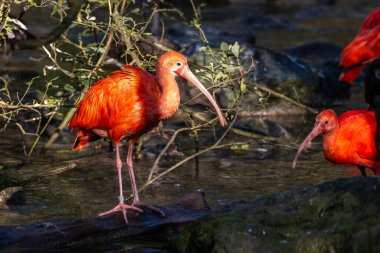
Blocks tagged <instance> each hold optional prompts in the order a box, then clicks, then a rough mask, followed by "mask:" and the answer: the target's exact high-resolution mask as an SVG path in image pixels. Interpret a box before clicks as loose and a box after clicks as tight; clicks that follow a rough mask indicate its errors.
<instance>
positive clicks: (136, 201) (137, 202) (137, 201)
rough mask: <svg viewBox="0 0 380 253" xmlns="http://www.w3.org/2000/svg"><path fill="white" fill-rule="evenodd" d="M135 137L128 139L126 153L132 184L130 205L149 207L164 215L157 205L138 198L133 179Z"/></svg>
mask: <svg viewBox="0 0 380 253" xmlns="http://www.w3.org/2000/svg"><path fill="white" fill-rule="evenodd" d="M135 142H136V139H132V140H130V141H129V147H128V155H127V165H128V171H129V177H130V179H131V184H132V192H133V202H132V206H139V207H146V208H149V209H151V210H153V211H155V212H157V213H159V214H161V215H162V216H165V213H164V212H163V211H162V210H160V209H159V208H157V207H154V206H152V205H149V204H146V203H144V202H142V201H141V200H140V198H139V192H138V190H137V185H136V180H135V174H134V172H133V158H132V155H133V145H134V144H135Z"/></svg>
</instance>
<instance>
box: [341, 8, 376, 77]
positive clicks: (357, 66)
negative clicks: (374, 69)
mask: <svg viewBox="0 0 380 253" xmlns="http://www.w3.org/2000/svg"><path fill="white" fill-rule="evenodd" d="M379 34H380V8H379V9H376V10H374V11H372V12H371V13H370V14H369V15H368V16H367V17H366V18H365V19H364V21H363V24H362V26H361V28H360V29H359V32H358V34H357V35H356V37H355V38H354V40H353V41H352V42H351V43H350V44H348V45H347V46H346V48H345V49H344V50H343V52H342V59H341V61H340V63H339V65H340V66H342V67H344V68H345V69H344V70H343V73H342V74H341V75H340V77H339V80H340V81H345V82H347V83H352V82H353V81H354V80H355V79H356V78H357V77H358V76H359V74H360V72H361V71H362V70H363V68H364V67H365V66H366V65H367V64H369V63H371V62H372V61H373V60H374V59H376V58H378V57H379V56H380V36H379Z"/></svg>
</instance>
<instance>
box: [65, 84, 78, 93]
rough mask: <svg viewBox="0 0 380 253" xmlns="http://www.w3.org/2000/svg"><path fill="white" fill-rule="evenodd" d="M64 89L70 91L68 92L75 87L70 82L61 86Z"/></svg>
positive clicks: (73, 90)
mask: <svg viewBox="0 0 380 253" xmlns="http://www.w3.org/2000/svg"><path fill="white" fill-rule="evenodd" d="M63 88H64V89H65V90H67V91H70V92H75V89H74V87H73V86H71V85H70V84H68V83H67V84H65V86H64V87H63Z"/></svg>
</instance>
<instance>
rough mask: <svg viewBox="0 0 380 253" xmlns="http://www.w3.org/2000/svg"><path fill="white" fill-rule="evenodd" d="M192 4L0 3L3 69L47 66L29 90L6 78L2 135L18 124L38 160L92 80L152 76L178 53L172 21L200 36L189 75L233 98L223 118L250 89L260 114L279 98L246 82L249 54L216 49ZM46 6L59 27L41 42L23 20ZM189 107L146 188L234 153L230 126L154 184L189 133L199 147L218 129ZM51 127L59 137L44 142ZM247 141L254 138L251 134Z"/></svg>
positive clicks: (235, 47) (0, 96) (0, 93)
mask: <svg viewBox="0 0 380 253" xmlns="http://www.w3.org/2000/svg"><path fill="white" fill-rule="evenodd" d="M189 3H190V5H191V6H192V13H191V14H190V15H185V13H183V12H182V11H181V9H180V8H179V7H177V6H174V5H173V4H172V3H171V2H170V1H164V0H155V1H141V2H135V1H131V0H121V1H117V0H114V1H112V0H108V1H106V0H89V1H85V0H66V1H64V0H41V1H34V0H20V1H13V0H8V1H7V0H6V1H3V2H2V3H1V4H0V15H1V17H0V21H1V23H0V28H1V29H0V37H1V39H2V42H1V49H2V54H3V56H4V59H6V60H5V64H4V65H5V66H6V64H7V61H12V58H11V57H12V56H11V54H12V51H13V50H22V49H33V50H38V51H39V52H41V55H42V56H41V59H37V61H44V62H47V64H44V65H43V67H42V68H41V69H39V70H37V71H38V72H39V73H40V74H39V75H37V76H34V77H33V78H30V80H29V81H27V82H25V84H23V83H20V80H18V79H14V78H13V77H12V76H11V75H8V74H6V73H4V74H3V76H2V77H1V87H0V108H1V113H0V116H1V119H2V122H3V124H2V126H1V131H4V130H5V129H6V128H7V127H9V126H10V125H13V124H14V125H16V126H17V127H18V128H19V130H20V132H21V134H22V135H23V136H29V137H32V138H33V142H32V143H30V144H29V145H27V146H26V147H25V150H26V152H25V153H26V155H28V156H31V155H33V151H35V150H36V147H37V146H38V147H40V146H41V150H42V152H44V151H45V150H46V149H48V148H49V147H50V146H51V144H52V143H54V142H55V141H56V139H57V138H58V137H59V136H60V134H61V132H62V131H63V129H64V128H66V127H67V124H68V122H69V120H70V119H71V117H72V115H73V113H74V112H75V108H74V105H75V103H76V102H77V101H79V100H80V99H81V98H82V96H83V94H85V93H86V91H87V90H88V88H89V87H90V85H91V84H92V83H94V81H95V80H97V79H99V78H101V77H103V76H105V75H107V73H109V71H111V69H115V68H116V67H118V66H120V65H122V64H133V65H138V66H140V67H142V68H146V69H148V70H149V71H154V64H155V61H156V59H157V56H158V55H159V54H161V53H162V52H164V51H169V50H172V48H175V47H176V46H175V44H174V43H172V42H170V41H167V40H165V27H167V23H170V22H181V23H183V24H185V25H186V26H187V27H189V28H192V29H194V30H195V31H196V32H197V34H198V38H197V42H198V43H201V44H202V47H201V48H200V49H199V52H197V54H198V55H201V57H198V59H199V58H201V59H202V60H201V61H199V60H198V61H195V60H191V59H190V61H191V62H192V63H193V65H194V66H193V67H192V68H193V70H194V69H195V72H196V74H197V76H198V77H199V78H200V79H201V81H202V82H203V83H204V84H205V85H206V86H208V88H209V89H210V91H212V92H213V93H214V94H219V93H224V94H228V96H227V102H228V103H227V104H226V105H224V108H225V111H224V113H225V115H226V116H227V118H228V119H229V121H230V122H231V121H233V120H234V119H236V116H237V114H238V112H239V110H241V108H242V107H243V103H242V101H243V98H244V96H245V95H246V94H247V91H248V90H250V91H251V92H254V93H256V94H257V96H258V97H259V99H258V100H257V101H258V103H257V105H256V106H257V107H258V106H263V105H265V101H266V97H268V95H269V94H276V93H274V92H273V93H272V91H271V90H269V89H268V88H265V87H261V86H259V85H258V84H253V83H252V81H251V79H250V78H249V75H252V73H254V70H255V65H254V61H253V59H243V57H241V54H242V52H243V51H244V48H242V47H241V46H240V45H239V44H238V43H237V42H235V43H234V44H231V45H229V44H227V43H225V42H222V43H221V44H220V47H219V48H212V47H211V45H210V43H209V41H208V39H207V37H206V35H205V33H204V31H203V29H202V25H201V20H202V16H201V12H200V8H201V7H202V5H198V4H196V3H195V2H194V1H193V0H189ZM16 7H17V8H21V9H22V11H21V14H19V17H13V16H11V15H10V13H12V12H11V10H12V8H16ZM42 7H44V8H49V10H50V12H51V13H50V15H51V17H50V18H49V20H52V23H54V22H53V21H55V23H56V25H55V27H54V28H53V29H52V30H51V32H49V33H47V34H46V35H44V36H41V37H39V38H36V37H34V36H33V35H31V34H29V33H28V31H27V30H24V28H25V27H24V25H23V24H22V23H21V21H20V20H22V15H23V14H24V13H27V12H32V11H35V10H36V9H38V8H42ZM188 16H190V17H188ZM47 20H48V19H47ZM154 34H158V35H154ZM185 49H186V46H185V45H181V48H180V50H183V51H184V50H185ZM257 87H259V89H257ZM260 89H261V91H260ZM263 91H264V92H263ZM193 99H194V98H193ZM188 102H189V101H187V102H185V103H184V104H183V105H181V110H182V111H183V112H184V113H185V115H187V116H186V117H184V118H185V119H186V123H187V125H188V127H185V128H181V129H165V131H168V132H173V134H172V137H171V139H170V140H169V141H168V143H167V145H166V147H165V148H164V149H163V150H162V152H161V154H160V155H159V156H158V158H157V160H156V161H155V164H154V166H153V167H152V170H151V173H150V176H149V178H148V180H147V183H146V185H145V186H147V185H149V184H150V183H152V182H153V181H154V180H156V179H158V178H160V177H161V176H163V175H165V174H166V173H168V172H170V171H172V170H174V169H175V168H177V167H178V166H180V165H181V164H183V163H184V162H186V161H188V160H189V159H191V158H194V157H196V156H198V155H200V154H202V153H204V152H206V151H208V150H210V149H215V148H220V147H224V146H231V145H234V147H236V145H237V144H236V143H227V144H221V142H222V140H223V138H224V137H225V136H226V134H227V133H228V131H230V130H231V129H232V130H234V129H233V128H232V124H231V125H230V127H229V128H227V130H226V131H225V132H224V134H222V135H221V137H220V138H219V139H218V140H217V141H216V142H215V143H214V144H213V145H212V146H210V147H208V148H205V149H202V150H200V149H199V148H198V147H197V149H196V152H195V154H193V155H191V156H189V157H188V158H185V159H184V160H182V161H181V162H179V163H178V164H176V165H174V166H173V167H171V168H169V169H168V170H166V171H164V172H162V173H161V174H159V175H158V176H156V177H154V175H155V174H156V168H157V166H158V162H159V161H160V159H161V157H162V156H163V154H164V153H165V152H166V151H167V149H168V147H169V146H170V145H171V144H172V143H173V142H174V141H175V139H176V138H177V137H178V136H179V135H180V134H189V133H191V134H192V136H193V137H194V139H195V142H196V143H198V138H199V137H198V132H199V131H201V130H202V129H204V128H206V127H210V126H211V125H213V124H215V123H216V122H217V121H216V120H212V121H209V119H208V118H207V117H205V116H204V114H203V113H197V112H194V111H193V110H192V108H191V107H190V106H188ZM251 106H252V105H251ZM254 107H255V106H254ZM50 125H53V126H54V127H55V128H56V131H55V132H54V133H53V134H52V135H51V136H48V139H46V138H44V139H43V141H41V138H42V137H44V136H46V129H47V127H48V126H50ZM235 133H239V132H237V131H235ZM243 135H248V137H256V136H255V135H254V134H252V133H243ZM260 137H261V136H260ZM42 142H43V143H42ZM37 144H38V145H37ZM42 146H43V147H42ZM145 186H144V187H145Z"/></svg>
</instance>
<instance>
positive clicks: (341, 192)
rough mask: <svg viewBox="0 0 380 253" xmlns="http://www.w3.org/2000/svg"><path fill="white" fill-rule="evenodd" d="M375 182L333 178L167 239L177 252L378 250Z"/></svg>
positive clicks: (379, 184) (379, 188)
mask: <svg viewBox="0 0 380 253" xmlns="http://www.w3.org/2000/svg"><path fill="white" fill-rule="evenodd" d="M379 211H380V180H379V178H378V177H369V178H366V177H353V178H346V179H338V180H335V181H331V182H327V183H324V184H321V185H317V186H304V187H297V188H294V189H291V190H288V191H284V192H280V193H277V194H271V195H266V196H262V197H258V198H257V199H256V200H255V201H253V202H238V203H235V204H233V205H231V206H230V207H229V208H227V209H226V210H224V211H222V212H220V213H219V214H215V215H213V216H210V217H207V218H203V219H201V220H199V221H197V222H196V223H194V224H192V225H191V226H189V227H187V228H186V229H185V230H184V231H182V232H181V233H180V234H179V235H175V236H173V237H172V247H173V248H174V249H175V250H176V252H177V251H178V252H187V253H190V252H215V253H217V252H218V253H220V252H225V253H228V252H326V253H327V252H380V246H379V244H378V239H379V234H380V215H379Z"/></svg>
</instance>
